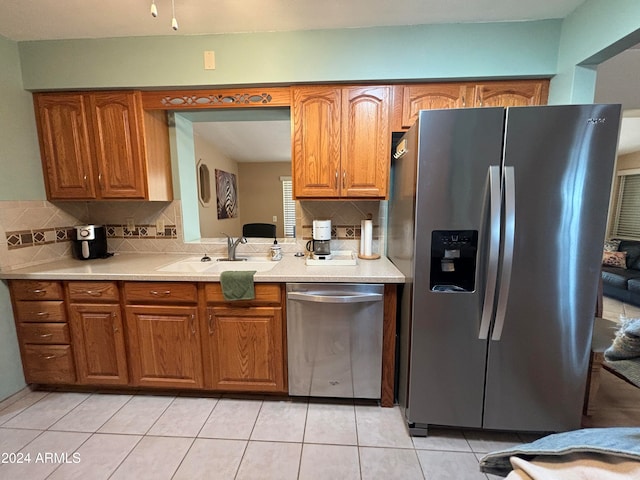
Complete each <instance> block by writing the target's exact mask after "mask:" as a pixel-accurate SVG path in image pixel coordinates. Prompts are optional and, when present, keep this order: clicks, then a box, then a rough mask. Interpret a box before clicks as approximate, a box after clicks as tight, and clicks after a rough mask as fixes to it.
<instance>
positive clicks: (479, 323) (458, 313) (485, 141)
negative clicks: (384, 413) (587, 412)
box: [388, 105, 621, 435]
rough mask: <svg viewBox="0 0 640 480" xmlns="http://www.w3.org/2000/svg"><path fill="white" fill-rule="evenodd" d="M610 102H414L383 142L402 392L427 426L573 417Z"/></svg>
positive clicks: (598, 235)
mask: <svg viewBox="0 0 640 480" xmlns="http://www.w3.org/2000/svg"><path fill="white" fill-rule="evenodd" d="M620 116H621V112H620V106H619V105H571V106H545V107H513V108H507V109H503V108H470V109H455V110H425V111H421V112H420V113H419V117H418V121H417V122H416V124H415V125H414V126H413V127H411V129H410V130H409V131H408V132H407V133H406V134H405V135H404V136H403V137H402V139H401V140H400V141H399V143H398V145H397V147H396V148H395V152H394V155H393V157H394V159H393V163H392V165H393V167H392V190H391V199H390V201H389V232H388V255H389V258H390V259H391V260H392V261H393V262H394V264H395V265H396V266H397V267H398V268H399V269H400V270H401V271H402V272H403V273H404V275H405V276H406V278H407V280H406V283H405V284H404V285H403V287H402V291H401V300H400V312H401V320H400V334H399V339H400V359H399V364H400V375H399V391H398V398H399V401H400V404H401V406H402V407H403V408H404V412H405V416H406V421H407V422H408V425H409V429H410V431H411V433H412V434H414V435H426V433H427V426H428V425H446V426H459V427H473V428H484V429H496V430H520V431H545V432H546V431H563V430H568V429H573V428H579V427H580V421H581V413H582V404H583V400H584V394H585V383H586V377H587V368H588V363H589V351H590V348H589V347H590V342H591V332H592V325H593V319H594V312H595V303H596V297H597V289H598V281H599V275H600V264H601V261H602V245H603V240H604V237H605V228H606V219H607V211H608V206H609V197H610V190H611V181H612V177H613V170H614V164H615V158H616V148H617V141H618V131H619V124H620Z"/></svg>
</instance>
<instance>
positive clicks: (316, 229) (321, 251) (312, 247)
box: [307, 220, 331, 260]
mask: <svg viewBox="0 0 640 480" xmlns="http://www.w3.org/2000/svg"><path fill="white" fill-rule="evenodd" d="M312 237H313V240H309V241H308V242H307V250H308V251H309V252H311V258H315V259H316V260H330V259H331V220H314V221H313V231H312Z"/></svg>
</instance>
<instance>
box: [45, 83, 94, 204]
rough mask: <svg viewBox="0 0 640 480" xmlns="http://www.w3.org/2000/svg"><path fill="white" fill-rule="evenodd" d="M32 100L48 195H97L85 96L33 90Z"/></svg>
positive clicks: (52, 197) (69, 197) (60, 198)
mask: <svg viewBox="0 0 640 480" xmlns="http://www.w3.org/2000/svg"><path fill="white" fill-rule="evenodd" d="M34 103H35V109H36V121H37V125H38V137H39V140H40V155H41V157H42V167H43V170H44V177H45V178H44V180H45V185H46V188H47V198H49V199H50V200H68V199H89V198H96V191H95V187H94V171H93V164H92V162H91V151H90V142H89V125H88V123H87V122H88V119H87V111H86V108H87V107H86V105H85V98H84V97H83V96H82V95H80V94H77V95H76V94H35V95H34Z"/></svg>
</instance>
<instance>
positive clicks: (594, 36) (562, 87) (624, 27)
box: [549, 0, 640, 103]
mask: <svg viewBox="0 0 640 480" xmlns="http://www.w3.org/2000/svg"><path fill="white" fill-rule="evenodd" d="M637 43H640V2H638V0H607V1H604V0H587V1H586V2H585V3H584V4H582V5H581V6H580V7H579V8H577V9H576V10H575V11H574V12H573V13H572V14H571V15H569V16H568V17H567V18H566V19H565V20H564V21H563V22H562V34H561V36H560V43H559V45H558V66H557V74H556V76H555V77H554V78H553V80H552V81H551V89H550V94H549V103H590V102H592V101H593V97H594V92H595V82H596V72H595V67H596V66H597V65H598V64H599V63H602V62H603V61H604V60H608V59H609V58H611V57H613V56H615V55H617V54H618V53H620V52H622V51H624V50H626V49H627V48H629V47H632V46H633V45H635V44H637Z"/></svg>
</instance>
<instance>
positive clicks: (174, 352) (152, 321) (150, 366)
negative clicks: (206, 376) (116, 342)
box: [125, 305, 203, 388]
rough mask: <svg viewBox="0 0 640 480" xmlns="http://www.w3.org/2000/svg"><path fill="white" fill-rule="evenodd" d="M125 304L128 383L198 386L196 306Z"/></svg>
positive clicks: (201, 384)
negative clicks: (129, 373)
mask: <svg viewBox="0 0 640 480" xmlns="http://www.w3.org/2000/svg"><path fill="white" fill-rule="evenodd" d="M125 308H126V321H127V334H128V339H129V362H130V365H131V374H132V377H133V378H132V383H133V384H134V385H139V386H153V387H177V388H201V387H202V386H203V381H202V354H201V353H200V337H199V335H200V333H199V327H198V321H197V317H198V312H197V308H196V307H178V306H155V305H128V306H126V307H125Z"/></svg>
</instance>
